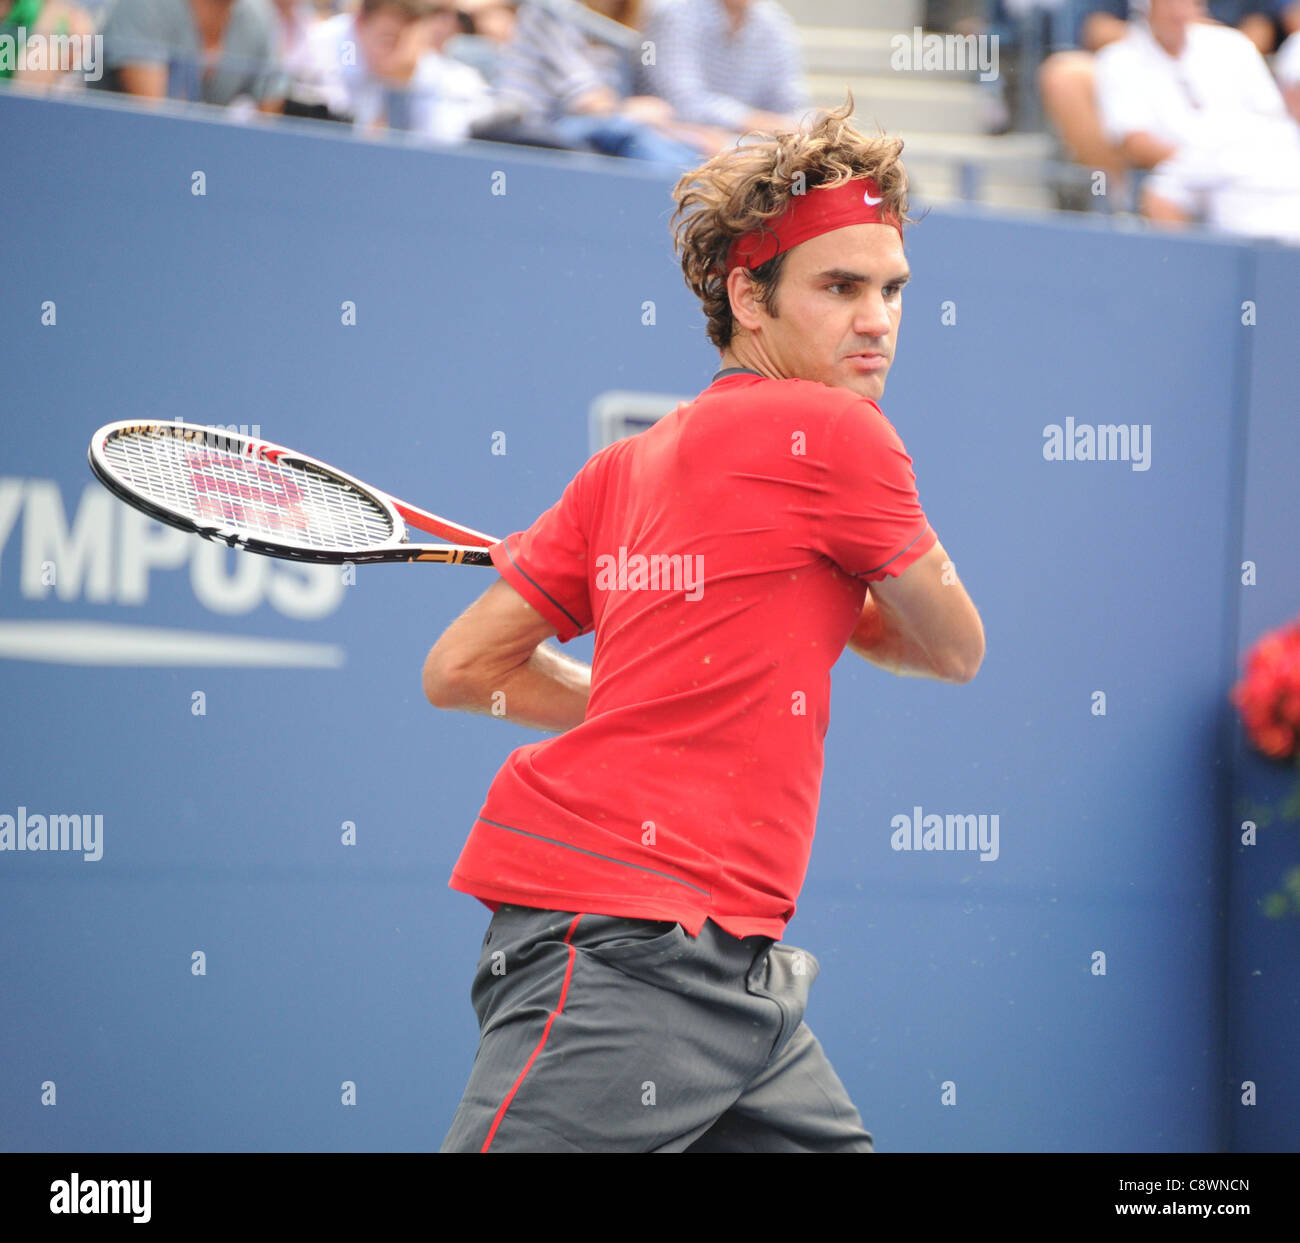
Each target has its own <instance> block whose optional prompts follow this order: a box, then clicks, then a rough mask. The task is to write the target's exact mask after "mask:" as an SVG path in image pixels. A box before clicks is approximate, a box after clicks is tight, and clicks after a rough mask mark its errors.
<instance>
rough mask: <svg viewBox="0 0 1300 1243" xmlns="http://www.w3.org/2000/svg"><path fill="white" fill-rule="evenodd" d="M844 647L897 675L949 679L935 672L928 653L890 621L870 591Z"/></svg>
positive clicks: (939, 679)
mask: <svg viewBox="0 0 1300 1243" xmlns="http://www.w3.org/2000/svg"><path fill="white" fill-rule="evenodd" d="M848 646H849V647H850V648H852V650H853V651H855V652H856V653H857V654H858V655H859V656H861V657H863V658H864V659H865V660H869V661H870V662H871V663H872V664H873V665H876V666H878V667H879V668H881V669H884V670H885V672H886V673H892V674H895V675H897V676H898V677H900V678H933V679H936V680H938V681H941V682H942V681H949V680H950V679H948V678H947V677H945V676H944V675H943V674H942V673H940V672H939V670H938V669H937V667H936V665H935V661H934V659H933V657H932V656H931V655H930V653H929V652H927V651H926V650H925V648H923V647H922V646H921V645H920V644H919V643H917V642H916V641H915V640H914V639H912V638H910V637H909V636H908V635H907V634H905V633H904V632H903V631H902V630H901V629H900V628H899V627H898V626H896V625H895V624H894V623H893V622H892V621H891V619H890V617H889V616H888V614H886V613H885V612H884V611H883V610H882V609H881V608H880V606H879V604H877V602H876V599H875V597H874V596H872V595H871V593H870V592H868V593H867V599H866V602H865V603H864V604H863V606H862V613H861V616H859V618H858V624H857V626H856V627H854V630H853V633H852V634H851V635H850V636H849V643H848Z"/></svg>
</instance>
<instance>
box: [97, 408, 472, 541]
mask: <svg viewBox="0 0 1300 1243" xmlns="http://www.w3.org/2000/svg"><path fill="white" fill-rule="evenodd" d="M90 468H91V470H93V471H94V472H95V474H96V475H97V476H98V477H99V480H100V482H101V483H103V484H104V486H105V487H107V488H108V489H109V491H110V492H112V493H114V494H115V495H116V496H118V497H119V498H120V499H122V500H124V501H125V502H126V503H127V504H128V505H134V506H135V508H136V509H140V510H143V511H144V512H145V513H146V514H148V515H149V516H150V517H151V518H156V519H158V521H159V522H166V523H168V524H169V525H171V526H174V527H179V528H180V529H181V530H182V531H192V532H193V533H194V534H195V535H201V536H203V538H204V539H210V540H219V541H221V542H222V543H225V544H229V545H230V546H231V547H232V548H244V549H247V550H248V551H249V552H256V553H262V554H263V555H265V556H268V557H285V558H288V559H289V560H291V561H317V562H325V563H327V564H336V565H338V564H342V563H344V562H354V563H361V562H371V561H436V562H443V563H446V564H452V565H491V564H492V559H491V557H489V556H488V554H487V551H486V550H487V549H488V547H489V546H491V545H492V544H495V543H496V542H497V541H496V540H495V539H494V538H493V537H492V536H491V535H485V534H484V533H483V532H482V531H475V530H474V529H473V528H472V527H464V526H461V525H460V523H458V522H451V521H450V520H448V519H446V518H440V517H438V515H437V514H431V513H428V512H426V511H425V510H423V509H418V508H417V507H416V506H414V505H408V504H407V503H406V502H404V501H399V500H397V499H396V498H395V497H392V496H389V495H388V494H387V493H384V492H380V491H378V490H377V489H375V488H372V487H369V486H368V485H366V484H364V483H361V482H360V481H359V480H357V479H353V478H352V477H351V476H350V475H345V474H344V473H343V472H342V471H340V470H336V469H335V468H334V467H332V466H327V465H326V464H325V463H324V462H319V461H317V460H316V459H315V458H310V457H307V456H306V455H304V454H302V453H295V452H294V451H293V450H292V449H285V448H283V447H282V446H280V445H273V444H269V443H267V442H266V441H265V440H258V439H256V438H254V437H250V436H238V435H235V434H233V433H230V432H226V431H223V430H221V429H220V428H210V427H202V426H199V425H197V424H194V423H176V422H170V423H163V422H152V423H151V422H140V421H138V420H133V419H128V420H124V421H123V422H120V423H109V424H108V425H107V426H106V427H101V428H100V429H99V431H97V432H96V433H95V435H94V436H93V438H92V439H91V442H90ZM408 524H409V525H410V526H412V527H416V528H418V529H419V530H420V531H424V532H427V533H428V534H430V535H436V536H438V537H439V538H440V539H443V540H446V541H448V542H447V543H442V544H412V543H410V542H409V541H408V538H407V529H406V528H407V525H408Z"/></svg>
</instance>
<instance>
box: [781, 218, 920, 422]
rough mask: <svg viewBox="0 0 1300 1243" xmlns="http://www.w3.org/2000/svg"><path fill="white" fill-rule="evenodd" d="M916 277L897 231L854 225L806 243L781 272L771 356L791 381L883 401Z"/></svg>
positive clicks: (800, 246)
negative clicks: (907, 290) (909, 286)
mask: <svg viewBox="0 0 1300 1243" xmlns="http://www.w3.org/2000/svg"><path fill="white" fill-rule="evenodd" d="M910 275H911V273H910V271H909V270H908V266H907V259H906V258H905V257H904V255H903V242H902V239H901V238H900V237H899V235H898V230H897V229H895V228H894V227H893V226H892V225H885V224H854V225H849V226H848V228H844V229H835V230H833V231H832V232H830V233H823V234H822V235H821V236H820V237H814V238H812V239H810V240H809V241H807V242H803V243H801V244H800V245H798V246H796V247H794V248H793V249H792V250H791V251H790V252H789V254H788V255H787V256H786V260H785V264H784V266H783V267H782V269H781V276H780V279H779V280H778V282H777V287H776V299H775V306H776V311H777V314H776V316H775V317H770V316H766V315H765V316H763V318H762V323H761V328H760V331H759V333H758V334H757V335H758V336H759V337H760V338H761V341H762V349H763V352H764V354H765V355H766V356H767V358H768V360H769V361H770V362H771V364H772V365H773V366H774V367H775V369H776V370H777V371H778V372H779V373H780V374H781V375H783V376H786V377H788V378H790V379H798V380H819V381H820V382H821V383H822V384H829V385H832V386H833V387H837V388H848V389H852V390H853V391H854V392H855V393H861V394H862V396H864V397H870V398H871V399H872V400H873V401H875V400H879V398H880V396H881V394H883V393H884V391H885V377H886V376H887V375H888V374H889V368H890V366H891V365H892V364H893V361H894V350H895V349H896V348H897V345H898V325H899V321H900V320H901V319H902V315H903V286H904V285H905V284H906V283H907V281H908V278H909V277H910Z"/></svg>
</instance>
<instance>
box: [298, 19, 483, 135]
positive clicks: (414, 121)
mask: <svg viewBox="0 0 1300 1243" xmlns="http://www.w3.org/2000/svg"><path fill="white" fill-rule="evenodd" d="M440 7H445V6H437V5H430V4H428V3H426V2H425V0H362V2H361V7H360V11H359V12H358V13H356V14H355V15H353V14H351V13H340V14H338V16H336V17H331V18H327V19H326V20H325V21H323V22H320V23H318V24H317V25H315V26H313V27H312V29H311V30H310V32H309V33H308V50H307V58H306V59H307V66H306V69H305V70H304V72H303V75H302V77H301V78H300V79H299V80H298V82H296V83H295V85H294V87H293V98H294V100H295V104H296V105H297V106H303V105H306V106H311V105H313V104H319V105H322V106H323V107H324V108H325V110H326V111H327V112H328V114H329V115H330V116H333V117H335V118H338V119H345V120H349V121H351V122H352V123H353V124H355V125H356V126H357V127H358V128H360V129H364V130H377V129H384V128H388V129H398V130H411V131H413V132H415V133H417V134H420V135H421V136H423V137H425V138H429V139H432V140H434V141H436V142H448V143H451V142H459V141H461V140H462V139H464V138H467V137H468V136H469V133H470V129H471V127H472V126H473V125H474V124H475V122H477V121H479V120H481V119H482V118H484V117H486V116H487V115H488V114H489V113H490V112H491V111H492V97H491V92H490V91H489V89H488V85H487V83H486V82H485V81H484V80H483V77H482V75H481V74H479V73H478V72H476V71H475V70H474V69H472V68H470V66H469V65H466V64H463V63H462V62H460V61H458V60H453V59H452V58H451V57H449V56H443V55H441V54H440V53H439V52H438V51H437V50H436V48H435V47H434V46H433V40H434V37H435V29H436V27H437V25H438V23H437V19H436V17H435V9H437V8H440Z"/></svg>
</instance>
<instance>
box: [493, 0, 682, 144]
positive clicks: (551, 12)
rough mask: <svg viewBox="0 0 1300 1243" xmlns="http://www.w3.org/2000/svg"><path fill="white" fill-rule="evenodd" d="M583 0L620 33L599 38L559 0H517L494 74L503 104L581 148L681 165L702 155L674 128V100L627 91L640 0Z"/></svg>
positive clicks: (515, 114) (531, 124) (533, 125)
mask: <svg viewBox="0 0 1300 1243" xmlns="http://www.w3.org/2000/svg"><path fill="white" fill-rule="evenodd" d="M574 7H575V8H576V7H578V6H574ZM585 7H586V8H587V9H588V10H590V11H592V12H595V13H597V14H599V15H600V16H601V17H603V18H606V19H609V21H610V22H611V23H617V26H618V27H619V28H621V33H620V31H619V29H617V28H616V29H615V30H613V31H611V32H610V35H611V41H610V42H602V41H600V40H599V39H596V38H593V37H591V36H590V35H589V34H588V33H587V31H586V30H584V29H583V27H582V26H581V25H580V24H579V22H578V20H577V19H575V17H574V16H571V15H570V14H568V13H566V12H565V11H564V10H563V9H562V8H560V7H558V6H554V5H552V4H547V3H538V2H536V0H533V2H530V3H525V4H522V5H520V7H519V12H518V16H517V19H516V23H515V32H514V37H513V38H512V39H511V41H510V43H509V45H508V46H507V47H506V48H505V50H504V52H503V54H502V59H501V65H500V71H499V74H498V77H497V82H496V88H497V94H498V99H499V101H500V102H501V104H502V105H503V106H504V107H506V108H508V109H510V110H511V111H512V114H513V117H514V118H515V120H516V121H517V122H518V123H520V124H522V125H524V126H527V127H530V128H532V129H536V128H538V127H544V128H546V129H548V130H549V131H550V132H551V133H553V134H554V135H555V136H557V137H558V138H559V139H560V141H561V142H562V143H564V144H565V145H566V146H571V147H574V148H577V149H579V150H586V149H591V150H595V151H598V152H600V153H602V154H604V155H619V156H627V157H630V158H632V159H643V160H654V161H656V162H658V163H662V164H673V165H680V166H690V165H693V164H696V163H698V162H699V152H698V150H697V149H696V148H695V147H694V146H693V145H690V144H688V143H686V142H683V141H680V140H679V139H678V138H677V137H675V136H673V134H672V133H671V131H672V126H673V121H674V117H673V110H672V107H671V105H669V104H667V103H665V102H664V101H663V100H662V99H655V98H652V97H650V96H644V95H631V94H629V88H630V86H631V81H632V69H631V63H630V59H629V56H628V47H629V46H631V45H632V44H633V43H639V40H637V39H636V36H635V26H636V21H637V13H638V0H585ZM614 39H617V41H618V43H621V44H622V45H623V46H618V45H617V44H616V43H615V42H614V41H613V40H614ZM524 141H527V139H526V138H525V139H524Z"/></svg>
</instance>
